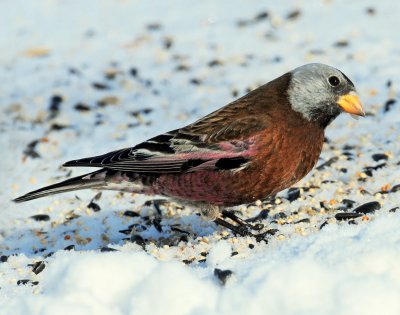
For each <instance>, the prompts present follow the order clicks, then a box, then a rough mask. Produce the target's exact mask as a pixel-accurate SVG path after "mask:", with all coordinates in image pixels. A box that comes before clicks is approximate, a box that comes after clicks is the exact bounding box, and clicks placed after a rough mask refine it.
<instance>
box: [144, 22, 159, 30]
mask: <svg viewBox="0 0 400 315" xmlns="http://www.w3.org/2000/svg"><path fill="white" fill-rule="evenodd" d="M146 28H147V29H148V30H149V31H158V30H160V29H161V24H160V23H150V24H147V26H146Z"/></svg>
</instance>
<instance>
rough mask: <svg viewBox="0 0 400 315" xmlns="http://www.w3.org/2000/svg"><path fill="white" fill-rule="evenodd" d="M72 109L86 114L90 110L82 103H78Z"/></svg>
mask: <svg viewBox="0 0 400 315" xmlns="http://www.w3.org/2000/svg"><path fill="white" fill-rule="evenodd" d="M74 109H75V110H77V111H79V112H88V111H90V109H91V108H90V106H89V105H86V104H84V103H78V104H76V105H75V106H74Z"/></svg>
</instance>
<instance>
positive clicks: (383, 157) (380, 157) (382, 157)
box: [372, 153, 389, 162]
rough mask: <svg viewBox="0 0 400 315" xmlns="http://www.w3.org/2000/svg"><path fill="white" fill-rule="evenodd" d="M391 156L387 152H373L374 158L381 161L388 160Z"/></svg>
mask: <svg viewBox="0 0 400 315" xmlns="http://www.w3.org/2000/svg"><path fill="white" fill-rule="evenodd" d="M388 158H389V157H388V156H387V154H385V153H375V154H372V159H373V160H374V161H375V162H379V161H380V160H387V159H388Z"/></svg>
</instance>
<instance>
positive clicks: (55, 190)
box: [13, 170, 105, 202]
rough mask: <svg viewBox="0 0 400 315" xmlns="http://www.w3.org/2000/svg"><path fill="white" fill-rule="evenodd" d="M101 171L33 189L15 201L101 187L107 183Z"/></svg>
mask: <svg viewBox="0 0 400 315" xmlns="http://www.w3.org/2000/svg"><path fill="white" fill-rule="evenodd" d="M101 173H104V170H98V171H96V172H93V173H89V174H84V175H81V176H77V177H73V178H70V179H67V180H65V181H62V182H60V183H57V184H54V185H50V186H46V187H43V188H40V189H38V190H34V191H31V192H30V193H27V194H26V195H23V196H21V197H18V198H15V199H14V200H13V201H14V202H25V201H28V200H33V199H36V198H41V197H45V196H48V195H53V194H59V193H63V192H67V191H74V190H81V189H88V188H100V187H102V186H103V185H104V184H105V180H104V177H105V174H104V176H102V174H101Z"/></svg>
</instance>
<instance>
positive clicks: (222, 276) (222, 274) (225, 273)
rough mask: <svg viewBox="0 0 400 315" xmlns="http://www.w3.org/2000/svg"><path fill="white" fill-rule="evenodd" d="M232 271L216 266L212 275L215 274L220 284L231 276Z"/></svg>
mask: <svg viewBox="0 0 400 315" xmlns="http://www.w3.org/2000/svg"><path fill="white" fill-rule="evenodd" d="M232 274H233V272H232V271H231V270H221V269H218V268H215V269H214V276H216V277H217V278H218V280H219V282H220V283H221V284H222V285H225V284H226V281H228V279H229V278H230V277H231V276H232Z"/></svg>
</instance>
